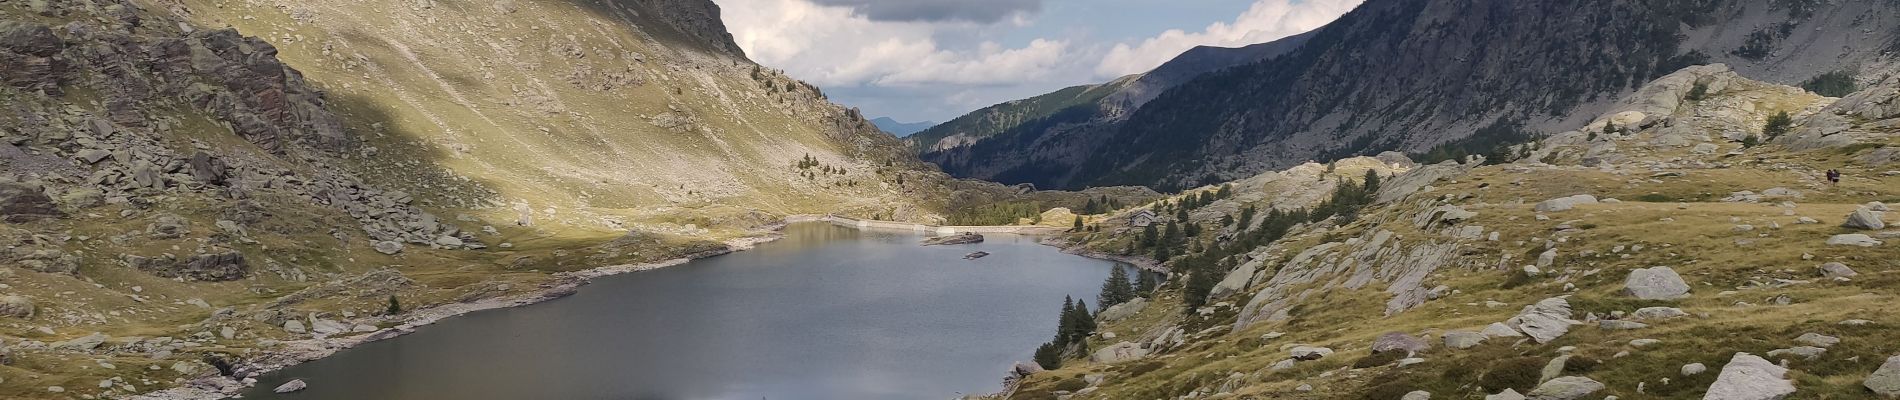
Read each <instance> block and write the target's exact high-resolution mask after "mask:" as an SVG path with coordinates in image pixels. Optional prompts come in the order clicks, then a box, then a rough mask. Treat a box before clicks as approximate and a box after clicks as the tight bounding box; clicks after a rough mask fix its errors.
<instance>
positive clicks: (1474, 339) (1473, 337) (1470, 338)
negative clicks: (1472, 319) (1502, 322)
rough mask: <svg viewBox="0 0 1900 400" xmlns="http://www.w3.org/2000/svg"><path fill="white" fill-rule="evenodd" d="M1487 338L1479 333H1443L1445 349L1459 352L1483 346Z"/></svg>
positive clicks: (1514, 332)
mask: <svg viewBox="0 0 1900 400" xmlns="http://www.w3.org/2000/svg"><path fill="white" fill-rule="evenodd" d="M1506 329H1507V330H1508V329H1509V328H1506ZM1511 333H1513V334H1516V333H1517V331H1511ZM1487 338H1488V337H1487V336H1486V335H1485V334H1483V333H1479V332H1470V331H1451V332H1445V347H1450V348H1454V349H1459V350H1463V349H1469V348H1472V347H1477V346H1478V345H1480V344H1484V340H1485V339H1487Z"/></svg>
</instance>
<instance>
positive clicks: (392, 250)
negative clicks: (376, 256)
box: [374, 240, 402, 256]
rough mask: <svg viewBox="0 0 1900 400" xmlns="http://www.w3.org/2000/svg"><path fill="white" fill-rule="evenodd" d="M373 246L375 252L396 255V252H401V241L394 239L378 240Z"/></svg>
mask: <svg viewBox="0 0 1900 400" xmlns="http://www.w3.org/2000/svg"><path fill="white" fill-rule="evenodd" d="M374 247H375V248H376V252H377V253H383V254H388V255H392V256H393V255H396V253H401V252H402V243H399V242H395V241H388V240H384V241H378V242H376V244H375V246H374Z"/></svg>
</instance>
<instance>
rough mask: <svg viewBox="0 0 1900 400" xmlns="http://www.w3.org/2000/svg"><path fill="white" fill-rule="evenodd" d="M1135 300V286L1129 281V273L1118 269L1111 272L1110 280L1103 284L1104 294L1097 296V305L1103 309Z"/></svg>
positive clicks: (1109, 273) (1109, 274)
mask: <svg viewBox="0 0 1900 400" xmlns="http://www.w3.org/2000/svg"><path fill="white" fill-rule="evenodd" d="M1134 299H1135V286H1134V284H1133V283H1130V282H1129V281H1128V272H1125V271H1123V270H1122V268H1121V267H1116V268H1114V269H1111V270H1109V272H1108V280H1107V281H1104V282H1102V294H1101V295H1098V296H1096V299H1095V304H1098V305H1101V306H1102V308H1103V309H1107V308H1108V307H1110V306H1114V305H1116V304H1121V303H1126V302H1128V301H1129V300H1134Z"/></svg>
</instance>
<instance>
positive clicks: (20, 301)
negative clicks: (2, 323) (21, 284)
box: [0, 294, 34, 318]
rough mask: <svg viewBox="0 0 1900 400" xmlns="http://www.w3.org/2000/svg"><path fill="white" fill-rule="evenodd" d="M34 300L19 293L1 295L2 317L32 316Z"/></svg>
mask: <svg viewBox="0 0 1900 400" xmlns="http://www.w3.org/2000/svg"><path fill="white" fill-rule="evenodd" d="M33 309H34V308H33V300H32V299H28V298H26V297H24V296H20V295H17V294H9V295H6V296H0V317H13V318H32V317H33Z"/></svg>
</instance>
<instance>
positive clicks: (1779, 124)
mask: <svg viewBox="0 0 1900 400" xmlns="http://www.w3.org/2000/svg"><path fill="white" fill-rule="evenodd" d="M1793 128H1794V117H1790V116H1788V112H1787V111H1782V112H1778V113H1775V115H1773V116H1770V117H1768V124H1767V125H1764V126H1762V128H1761V134H1762V136H1767V137H1768V140H1775V138H1778V137H1781V135H1784V134H1787V133H1788V130H1789V129H1793ZM1749 139H1755V137H1754V136H1750V137H1749ZM1742 144H1744V145H1748V141H1747V140H1743V141H1742ZM1749 146H1753V145H1749Z"/></svg>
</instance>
